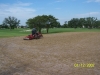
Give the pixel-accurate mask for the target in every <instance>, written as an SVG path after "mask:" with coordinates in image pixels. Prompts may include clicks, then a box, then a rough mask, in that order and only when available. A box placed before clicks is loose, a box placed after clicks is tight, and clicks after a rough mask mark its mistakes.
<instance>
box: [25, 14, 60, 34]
mask: <svg viewBox="0 0 100 75" xmlns="http://www.w3.org/2000/svg"><path fill="white" fill-rule="evenodd" d="M57 20H58V19H57V18H55V17H54V16H52V15H42V16H40V15H38V16H36V17H34V18H30V19H28V20H27V22H26V24H27V25H28V26H29V27H30V28H33V27H37V28H38V30H39V32H40V33H41V29H42V28H46V29H47V33H48V30H49V28H50V27H54V26H55V25H59V22H58V21H57Z"/></svg>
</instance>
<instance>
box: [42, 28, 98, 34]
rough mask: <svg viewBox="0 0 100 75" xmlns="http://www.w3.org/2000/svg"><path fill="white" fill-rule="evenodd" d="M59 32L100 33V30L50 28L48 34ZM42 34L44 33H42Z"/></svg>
mask: <svg viewBox="0 0 100 75" xmlns="http://www.w3.org/2000/svg"><path fill="white" fill-rule="evenodd" d="M61 32H100V29H87V28H77V29H75V28H50V29H49V33H61ZM42 33H46V31H43V32H42Z"/></svg>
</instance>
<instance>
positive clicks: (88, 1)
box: [86, 0, 100, 3]
mask: <svg viewBox="0 0 100 75" xmlns="http://www.w3.org/2000/svg"><path fill="white" fill-rule="evenodd" d="M86 2H87V3H90V2H100V0H87V1H86Z"/></svg>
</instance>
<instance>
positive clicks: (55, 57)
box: [0, 32, 100, 75]
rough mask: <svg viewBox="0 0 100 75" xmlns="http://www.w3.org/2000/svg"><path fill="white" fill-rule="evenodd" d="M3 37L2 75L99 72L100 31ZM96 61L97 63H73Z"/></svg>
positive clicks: (0, 41)
mask: <svg viewBox="0 0 100 75" xmlns="http://www.w3.org/2000/svg"><path fill="white" fill-rule="evenodd" d="M43 36H44V37H43V38H41V39H38V40H36V39H34V40H23V38H24V36H23V37H11V38H0V75H100V33H99V32H69V33H56V34H44V35H43ZM75 63H78V64H87V63H93V64H95V65H94V67H83V66H79V67H75V66H74V64H75Z"/></svg>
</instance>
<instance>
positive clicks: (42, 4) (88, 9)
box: [0, 0, 100, 25]
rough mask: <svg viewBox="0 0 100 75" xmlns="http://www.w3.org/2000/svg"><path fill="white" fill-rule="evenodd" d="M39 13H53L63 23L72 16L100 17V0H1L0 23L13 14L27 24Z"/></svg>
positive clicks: (21, 23)
mask: <svg viewBox="0 0 100 75" xmlns="http://www.w3.org/2000/svg"><path fill="white" fill-rule="evenodd" d="M38 15H53V16H54V17H56V18H58V21H59V22H60V23H61V24H64V22H65V21H69V20H71V19H72V18H84V17H97V18H98V19H100V0H0V24H2V22H3V20H4V18H7V17H8V16H13V17H16V18H17V19H18V20H20V21H21V22H20V25H26V21H27V20H28V19H29V18H34V17H35V16H38Z"/></svg>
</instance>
